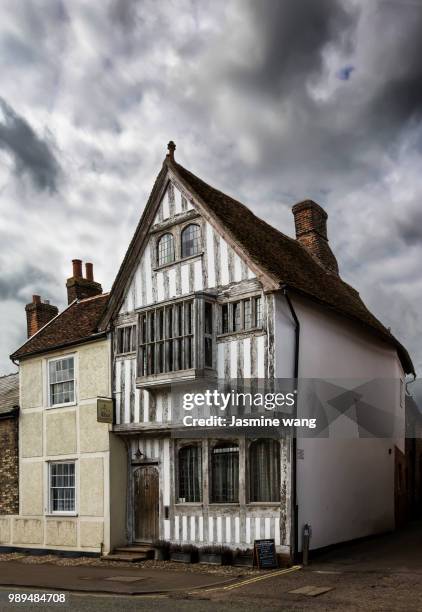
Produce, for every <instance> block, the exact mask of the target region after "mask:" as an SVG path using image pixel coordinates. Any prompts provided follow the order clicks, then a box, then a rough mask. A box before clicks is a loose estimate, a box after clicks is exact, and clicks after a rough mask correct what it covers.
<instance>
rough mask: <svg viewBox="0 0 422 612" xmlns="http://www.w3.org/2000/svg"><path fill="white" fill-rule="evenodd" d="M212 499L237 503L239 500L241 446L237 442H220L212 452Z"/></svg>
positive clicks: (217, 501)
mask: <svg viewBox="0 0 422 612" xmlns="http://www.w3.org/2000/svg"><path fill="white" fill-rule="evenodd" d="M211 484H212V487H211V489H212V491H211V501H212V502H214V503H220V504H224V503H236V502H238V501H239V447H238V445H237V444H234V443H231V442H229V443H228V444H227V443H225V444H218V445H217V446H215V447H214V448H213V449H212V452H211Z"/></svg>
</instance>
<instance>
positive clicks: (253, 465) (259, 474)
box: [249, 440, 280, 502]
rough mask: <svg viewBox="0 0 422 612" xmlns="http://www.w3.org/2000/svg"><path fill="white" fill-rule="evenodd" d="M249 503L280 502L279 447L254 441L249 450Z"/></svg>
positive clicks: (269, 442)
mask: <svg viewBox="0 0 422 612" xmlns="http://www.w3.org/2000/svg"><path fill="white" fill-rule="evenodd" d="M249 473H250V501H251V502H278V501H280V445H279V443H278V442H277V440H256V441H255V442H252V444H251V446H250V448H249Z"/></svg>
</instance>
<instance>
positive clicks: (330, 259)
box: [292, 200, 338, 274]
mask: <svg viewBox="0 0 422 612" xmlns="http://www.w3.org/2000/svg"><path fill="white" fill-rule="evenodd" d="M292 212H293V216H294V218H295V229H296V239H297V240H298V242H300V244H302V245H303V246H304V247H306V248H307V249H308V251H310V252H311V254H312V255H313V256H314V257H315V258H316V259H317V260H318V262H319V263H320V264H321V265H322V267H323V268H325V269H326V270H327V272H333V273H334V274H338V264H337V260H336V258H335V255H334V253H333V252H332V250H331V249H330V247H329V245H328V237H327V218H328V215H327V213H326V212H325V210H324V209H323V208H321V206H320V205H319V204H317V203H316V202H314V201H313V200H305V201H303V202H298V204H295V205H294V206H293V208H292Z"/></svg>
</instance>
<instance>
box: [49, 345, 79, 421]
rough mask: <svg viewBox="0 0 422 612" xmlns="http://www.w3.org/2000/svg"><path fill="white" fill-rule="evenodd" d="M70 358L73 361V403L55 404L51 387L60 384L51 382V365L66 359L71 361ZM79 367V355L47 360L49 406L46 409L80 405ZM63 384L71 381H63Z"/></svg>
mask: <svg viewBox="0 0 422 612" xmlns="http://www.w3.org/2000/svg"><path fill="white" fill-rule="evenodd" d="M70 358H71V359H73V401H70V402H61V403H58V404H53V403H52V397H51V385H54V384H59V383H51V382H50V363H53V362H56V361H63V360H64V359H70ZM77 366H78V360H77V353H69V354H67V355H60V356H59V357H51V358H49V359H47V360H46V384H47V389H46V399H47V402H46V404H47V406H46V407H47V408H48V409H52V408H63V407H66V406H76V404H77V403H78V385H77ZM70 380H72V379H70ZM62 382H69V381H62Z"/></svg>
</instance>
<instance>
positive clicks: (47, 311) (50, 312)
mask: <svg viewBox="0 0 422 612" xmlns="http://www.w3.org/2000/svg"><path fill="white" fill-rule="evenodd" d="M25 311H26V327H27V332H28V338H30V337H31V336H33V335H34V334H35V333H36V332H37V331H38V330H39V329H41V327H44V325H46V323H48V322H49V321H51V319H53V317H55V316H56V315H57V314H59V309H58V308H57V306H53V305H52V304H50V302H49V301H48V300H45V301H44V302H42V301H41V297H40V296H39V295H33V296H32V302H31V303H30V304H27V305H26V306H25Z"/></svg>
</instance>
